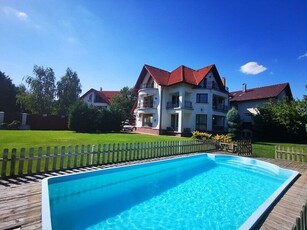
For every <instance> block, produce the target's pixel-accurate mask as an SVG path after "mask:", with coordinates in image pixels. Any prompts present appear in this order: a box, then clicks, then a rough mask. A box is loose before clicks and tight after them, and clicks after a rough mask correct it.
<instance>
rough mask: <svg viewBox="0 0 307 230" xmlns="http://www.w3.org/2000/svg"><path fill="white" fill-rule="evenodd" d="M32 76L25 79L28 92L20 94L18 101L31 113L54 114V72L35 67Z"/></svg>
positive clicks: (49, 69) (50, 69)
mask: <svg viewBox="0 0 307 230" xmlns="http://www.w3.org/2000/svg"><path fill="white" fill-rule="evenodd" d="M33 74H34V76H27V77H26V80H25V81H26V83H27V84H28V86H29V90H26V92H24V93H22V94H20V96H19V98H18V101H19V102H22V103H23V107H24V108H26V109H27V110H29V111H30V112H32V113H37V114H51V113H53V112H54V109H53V103H54V99H55V92H56V87H55V76H54V72H53V70H52V68H44V67H42V66H37V65H35V66H34V68H33Z"/></svg>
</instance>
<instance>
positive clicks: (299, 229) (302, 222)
mask: <svg viewBox="0 0 307 230" xmlns="http://www.w3.org/2000/svg"><path fill="white" fill-rule="evenodd" d="M305 229H307V204H305V205H304V206H303V208H302V210H301V214H300V217H299V218H296V223H295V225H294V226H293V227H292V230H305Z"/></svg>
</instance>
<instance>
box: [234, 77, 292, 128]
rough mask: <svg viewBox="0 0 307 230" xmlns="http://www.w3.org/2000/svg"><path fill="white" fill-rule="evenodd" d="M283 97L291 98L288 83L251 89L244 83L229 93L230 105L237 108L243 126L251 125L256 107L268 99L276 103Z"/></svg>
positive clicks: (256, 111)
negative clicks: (237, 89) (240, 88)
mask: <svg viewBox="0 0 307 230" xmlns="http://www.w3.org/2000/svg"><path fill="white" fill-rule="evenodd" d="M284 98H288V99H290V100H292V99H293V97H292V92H291V89H290V85H289V83H281V84H276V85H269V86H263V87H259V88H252V89H248V88H247V84H245V83H244V84H243V85H242V90H239V91H234V92H230V93H229V102H230V106H231V107H232V106H234V107H235V108H236V109H237V110H238V112H239V114H240V118H241V120H242V122H243V127H245V128H250V127H251V125H252V123H253V122H252V115H256V114H257V113H258V110H257V107H259V106H261V105H263V104H264V103H266V102H269V101H272V102H273V103H276V102H278V101H281V100H283V99H284Z"/></svg>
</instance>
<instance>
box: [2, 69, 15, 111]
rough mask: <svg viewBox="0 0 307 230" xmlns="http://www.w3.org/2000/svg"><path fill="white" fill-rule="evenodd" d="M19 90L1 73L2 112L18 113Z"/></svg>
mask: <svg viewBox="0 0 307 230" xmlns="http://www.w3.org/2000/svg"><path fill="white" fill-rule="evenodd" d="M16 92H17V89H16V87H15V85H14V84H13V83H12V80H11V79H10V78H9V77H8V76H6V75H5V73H3V72H1V71H0V111H4V112H16V111H18V107H17V105H16Z"/></svg>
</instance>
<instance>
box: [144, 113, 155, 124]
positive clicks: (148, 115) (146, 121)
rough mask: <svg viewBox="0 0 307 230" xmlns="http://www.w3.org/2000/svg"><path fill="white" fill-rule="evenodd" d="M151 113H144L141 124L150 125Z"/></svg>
mask: <svg viewBox="0 0 307 230" xmlns="http://www.w3.org/2000/svg"><path fill="white" fill-rule="evenodd" d="M152 117H153V115H152V114H144V115H143V126H147V127H152V120H153V119H152Z"/></svg>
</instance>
